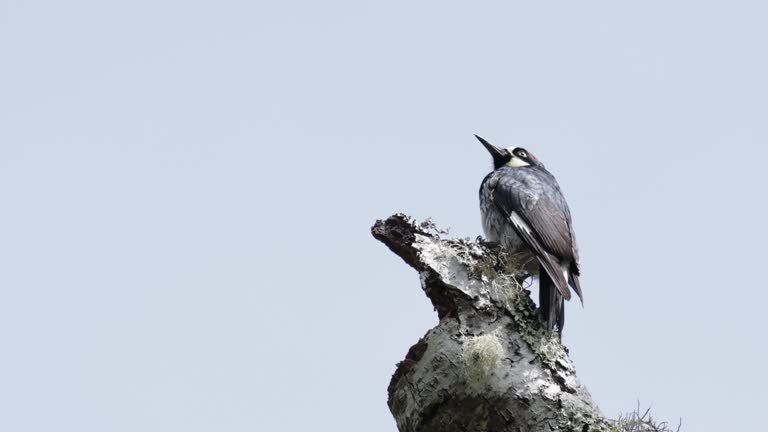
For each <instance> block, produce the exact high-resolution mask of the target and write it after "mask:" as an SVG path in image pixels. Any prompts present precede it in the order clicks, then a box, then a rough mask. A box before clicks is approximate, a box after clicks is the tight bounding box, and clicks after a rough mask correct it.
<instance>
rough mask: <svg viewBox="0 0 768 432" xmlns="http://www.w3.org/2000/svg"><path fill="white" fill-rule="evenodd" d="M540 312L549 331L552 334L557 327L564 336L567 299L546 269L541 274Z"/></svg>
mask: <svg viewBox="0 0 768 432" xmlns="http://www.w3.org/2000/svg"><path fill="white" fill-rule="evenodd" d="M539 312H540V314H541V320H542V321H543V322H544V325H545V326H546V327H547V331H550V332H551V331H552V330H553V329H554V328H555V326H557V330H558V332H559V333H560V334H563V326H565V299H563V296H562V294H560V291H559V290H558V289H557V285H556V284H555V282H554V281H553V280H552V278H551V277H549V274H547V272H546V271H544V269H541V271H540V272H539Z"/></svg>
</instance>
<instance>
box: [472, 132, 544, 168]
mask: <svg viewBox="0 0 768 432" xmlns="http://www.w3.org/2000/svg"><path fill="white" fill-rule="evenodd" d="M475 138H477V139H478V140H480V143H482V144H483V146H484V147H485V149H486V150H488V153H490V154H491V157H493V169H495V170H496V169H499V168H501V167H504V166H508V167H512V168H520V167H525V166H532V165H533V166H543V165H542V164H541V162H539V159H537V158H536V156H534V155H533V154H531V153H530V152H529V151H528V150H526V149H524V148H522V147H515V148H513V147H510V148H506V149H503V148H500V147H496V146H495V145H493V144H491V143H489V142H488V141H486V140H485V139H483V138H482V137H479V136H477V135H475Z"/></svg>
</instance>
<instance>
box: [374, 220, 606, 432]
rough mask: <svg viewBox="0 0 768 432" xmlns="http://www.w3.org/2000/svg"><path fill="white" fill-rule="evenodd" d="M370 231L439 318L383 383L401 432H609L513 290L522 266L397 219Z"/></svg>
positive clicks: (562, 352) (556, 344)
mask: <svg viewBox="0 0 768 432" xmlns="http://www.w3.org/2000/svg"><path fill="white" fill-rule="evenodd" d="M371 231H372V234H373V236H374V237H375V238H376V239H378V240H380V241H381V242H383V243H384V244H385V245H387V246H388V247H389V249H391V250H392V251H393V252H394V253H395V254H397V255H398V256H399V257H401V258H402V259H403V260H404V261H405V262H406V263H408V265H410V266H411V267H413V268H414V269H416V271H418V272H419V275H420V279H421V286H422V289H423V290H424V292H425V293H426V295H427V297H429V299H430V300H431V301H432V304H433V305H434V307H435V309H436V310H437V315H438V317H439V319H440V322H439V323H438V325H437V326H436V327H435V328H433V329H431V330H429V331H428V332H427V334H426V335H424V336H423V337H422V338H421V339H419V341H418V342H417V343H416V344H415V345H413V346H412V347H411V348H410V350H408V354H406V356H405V359H404V360H403V361H401V362H400V363H398V365H397V369H396V370H395V373H394V375H393V376H392V380H391V382H390V384H389V388H388V393H389V400H388V405H389V409H390V411H391V412H392V415H393V416H394V417H395V420H396V422H397V427H398V429H399V430H400V431H401V432H432V431H434V432H454V431H456V432H459V431H471V432H479V431H489V432H490V431H494V432H501V431H514V432H525V431H532V432H533V431H535V432H539V431H542V432H544V431H579V432H597V431H610V430H614V428H613V427H612V425H611V423H610V422H609V421H608V420H606V419H605V417H603V415H602V414H601V413H600V410H599V409H598V408H597V406H596V405H595V403H594V402H593V401H592V398H591V396H590V395H589V392H588V391H587V389H586V388H585V387H584V386H582V385H581V384H580V383H579V381H578V379H577V378H576V372H575V370H574V367H573V364H572V363H571V360H570V359H569V358H568V352H567V350H566V349H565V347H563V346H562V345H561V344H560V341H559V338H558V337H557V335H556V334H549V333H547V332H546V331H545V330H544V328H543V326H542V324H541V323H540V321H539V319H538V314H537V310H536V305H535V304H534V303H533V301H531V297H530V292H529V291H527V290H526V289H524V288H523V287H521V286H520V284H519V280H521V279H522V277H523V276H525V272H524V270H523V269H525V268H526V264H528V263H525V262H520V259H519V257H515V256H510V255H508V254H506V253H505V252H504V251H503V250H502V249H500V248H499V247H498V246H496V245H493V244H490V243H487V242H484V241H482V240H480V239H478V240H477V241H470V240H469V239H448V240H444V239H441V238H440V235H441V234H444V232H441V231H439V230H437V229H436V228H435V226H434V225H433V224H432V222H431V221H427V222H423V223H416V222H415V221H414V220H413V219H411V218H409V217H408V216H405V215H403V214H397V215H394V216H391V217H389V218H388V219H386V220H384V221H381V220H380V221H377V222H376V224H375V225H374V226H373V228H372V230H371Z"/></svg>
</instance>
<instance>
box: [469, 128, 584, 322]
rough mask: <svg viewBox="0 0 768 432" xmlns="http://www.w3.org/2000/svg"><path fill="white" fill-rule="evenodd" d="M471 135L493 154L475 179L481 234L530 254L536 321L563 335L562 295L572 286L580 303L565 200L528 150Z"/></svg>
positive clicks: (575, 254)
mask: <svg viewBox="0 0 768 432" xmlns="http://www.w3.org/2000/svg"><path fill="white" fill-rule="evenodd" d="M475 137H476V138H477V139H478V140H479V141H480V143H482V144H483V146H484V147H485V148H486V150H488V152H489V153H490V154H491V157H492V158H493V171H491V172H490V173H489V174H488V175H486V176H485V178H483V181H482V183H481V184H480V213H481V216H482V224H483V231H484V232H485V237H486V238H487V239H488V240H489V241H491V242H494V243H499V244H500V245H501V246H502V247H503V248H505V249H506V250H507V251H508V252H510V253H513V254H522V255H523V256H527V257H528V258H530V259H531V261H532V262H533V263H534V266H533V268H534V269H536V270H538V276H539V313H540V316H541V320H542V321H543V323H544V325H545V327H546V329H547V330H548V331H549V332H552V331H553V330H554V329H555V327H557V330H558V335H562V332H563V327H564V325H565V300H570V299H571V289H573V291H574V292H576V294H577V295H578V296H579V300H580V301H581V304H582V306H583V305H584V297H583V295H582V291H581V285H580V283H579V276H580V275H581V269H580V266H579V251H578V245H577V244H576V237H575V235H574V232H573V224H572V222H571V212H570V210H569V209H568V203H566V201H565V197H564V196H563V192H562V191H561V190H560V185H559V184H558V183H557V180H555V176H553V175H552V173H550V172H549V171H548V170H547V169H546V168H545V167H544V164H543V163H541V161H539V159H538V158H537V157H536V156H534V155H533V154H532V153H531V152H529V151H528V150H526V149H524V148H522V147H516V148H512V147H510V148H506V149H504V148H499V147H496V146H495V145H493V144H491V143H490V142H488V141H486V140H485V139H483V138H482V137H480V136H478V135H475ZM535 263H538V268H536V267H537V266H535ZM536 270H534V271H536ZM569 287H570V288H569Z"/></svg>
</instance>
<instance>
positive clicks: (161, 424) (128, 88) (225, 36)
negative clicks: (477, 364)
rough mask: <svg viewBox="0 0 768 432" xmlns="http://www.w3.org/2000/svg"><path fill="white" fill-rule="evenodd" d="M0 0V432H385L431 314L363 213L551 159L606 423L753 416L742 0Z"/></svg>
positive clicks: (758, 248)
mask: <svg viewBox="0 0 768 432" xmlns="http://www.w3.org/2000/svg"><path fill="white" fill-rule="evenodd" d="M109 3H112V4H107V2H96V1H91V2H86V1H70V2H51V1H48V2H45V1H24V2H21V1H10V0H0V59H2V67H0V200H2V211H0V430H4V431H14V432H27V431H57V432H60V431H73V432H89V431H94V432H96V431H98V432H101V431H169V430H179V431H182V430H183V431H254V430H258V431H278V430H281V431H282V430H285V431H302V430H310V429H312V430H337V431H359V430H361V429H364V430H366V431H372V432H378V431H382V432H383V431H388V432H392V431H395V430H396V428H395V424H394V421H393V420H392V419H391V417H390V414H389V412H388V410H387V407H386V403H385V401H386V387H387V384H388V382H389V378H390V375H391V373H392V372H393V371H394V367H395V363H396V362H397V361H399V360H401V359H402V358H403V356H404V355H405V353H406V351H407V350H408V347H409V346H410V345H411V344H412V343H414V342H415V341H416V340H417V339H418V338H419V337H420V336H421V335H423V333H424V332H425V331H426V330H428V329H429V328H430V327H432V326H433V325H434V324H435V323H436V319H437V318H436V314H435V313H434V312H433V311H432V308H431V305H430V304H429V302H428V300H427V299H426V297H425V296H424V295H423V294H422V293H421V291H420V289H419V282H418V277H417V275H416V273H415V272H414V271H412V270H411V269H409V268H407V267H406V266H405V265H404V264H403V263H401V262H400V260H399V259H398V258H396V257H395V256H394V255H392V254H391V253H389V252H388V251H387V250H386V248H385V247H384V246H383V245H381V244H379V243H377V242H376V241H374V240H373V239H372V238H371V237H370V234H369V227H370V225H371V224H372V223H373V221H374V220H375V219H376V218H381V217H385V216H388V215H389V214H391V213H393V212H397V211H405V212H408V213H410V214H412V215H414V216H417V217H420V218H423V217H427V216H433V217H434V218H435V219H436V221H437V222H438V224H439V225H441V226H449V227H451V228H452V233H454V234H456V235H458V236H472V237H474V236H476V235H478V234H480V232H481V227H480V219H479V211H478V208H477V188H478V186H479V183H480V181H481V179H482V177H483V175H484V174H486V173H487V171H488V170H489V168H490V157H489V156H488V155H487V153H486V152H485V150H484V149H483V148H482V147H481V146H480V145H479V144H478V143H477V142H476V141H475V139H474V138H473V136H472V134H473V133H478V134H481V135H483V136H485V137H487V138H488V139H490V140H492V141H493V142H495V143H496V144H499V145H502V146H518V145H520V146H525V147H527V148H528V149H529V150H531V151H532V152H534V153H535V154H536V155H537V156H539V158H541V159H542V160H543V161H544V162H545V163H546V164H547V167H548V168H549V169H550V170H551V171H552V172H554V173H555V175H556V176H557V177H558V179H559V181H560V183H561V185H562V187H563V189H564V191H565V193H566V196H567V197H568V199H569V202H570V204H571V209H572V212H573V215H574V219H575V227H576V231H577V235H578V238H579V242H580V246H581V249H582V261H583V272H584V277H583V282H582V284H583V287H584V291H585V297H586V307H585V308H584V309H580V308H579V307H578V306H577V305H575V304H571V305H569V307H568V312H567V317H568V319H567V326H566V334H565V338H564V340H565V343H566V344H567V345H568V346H569V348H570V350H571V354H572V358H573V359H574V361H575V363H576V367H577V370H578V373H579V376H580V378H581V380H582V381H583V382H584V383H585V384H586V385H587V386H588V388H589V389H590V391H591V392H592V394H593V396H594V398H595V400H596V401H597V402H598V404H599V405H600V407H601V408H602V410H603V411H604V412H605V413H606V414H608V415H611V416H613V415H616V414H617V413H618V412H619V411H626V410H630V409H632V408H633V407H634V406H635V404H636V402H637V400H640V401H641V403H642V404H644V405H645V404H651V405H652V406H653V409H654V412H655V413H656V415H657V416H658V417H660V418H665V419H669V420H672V421H676V420H677V419H678V418H679V417H682V418H683V421H684V425H685V430H688V431H699V432H706V431H721V430H756V429H757V428H758V425H760V424H764V421H763V417H764V415H763V411H764V406H765V404H766V402H768V400H767V398H766V396H765V393H764V389H765V388H766V386H768V377H766V375H765V374H762V373H759V371H760V369H759V368H758V366H763V365H765V364H766V363H768V348H766V346H765V333H764V331H765V329H766V325H765V320H764V319H765V318H764V315H765V313H764V308H765V302H766V300H768V294H766V283H765V281H764V280H763V279H762V277H761V273H762V270H763V269H764V268H765V262H766V258H768V254H767V253H766V251H765V249H764V247H763V245H764V244H765V243H766V241H768V230H766V227H765V225H764V223H763V222H764V221H765V220H766V218H767V217H768V206H767V205H766V202H765V196H766V193H765V191H764V188H765V186H766V184H767V183H768V175H767V174H766V173H765V159H766V157H768V152H766V150H765V148H766V146H765V143H766V141H767V140H768V126H767V124H766V118H768V80H766V77H767V76H768V57H766V46H765V43H766V40H768V27H766V25H765V20H766V14H768V7H766V6H764V5H763V4H761V2H757V1H753V2H745V1H732V2H711V1H701V0H699V1H676V2H669V1H644V2H620V3H619V2H615V1H587V2H578V4H575V2H547V3H543V2H509V1H498V2H482V3H481V2H454V1H439V2H438V1H421V2H400V1H388V2H375V3H373V2H361V1H347V2H342V1H323V2H308V1H305V2H288V1H285V2H245V1H242V2H233V1H219V2H198V1H193V2H190V1H175V2H174V1H151V2H150V1H141V0H134V1H130V2H120V3H121V4H118V2H109Z"/></svg>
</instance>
